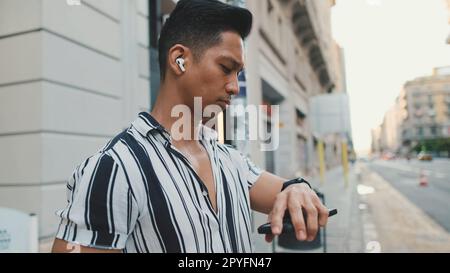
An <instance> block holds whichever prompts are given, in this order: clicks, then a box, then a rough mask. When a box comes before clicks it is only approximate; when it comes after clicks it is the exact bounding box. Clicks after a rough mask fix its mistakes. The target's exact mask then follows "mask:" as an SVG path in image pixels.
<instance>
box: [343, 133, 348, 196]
mask: <svg viewBox="0 0 450 273" xmlns="http://www.w3.org/2000/svg"><path fill="white" fill-rule="evenodd" d="M347 150H348V149H347V142H346V141H345V140H342V171H343V173H344V182H345V187H346V188H348V151H347Z"/></svg>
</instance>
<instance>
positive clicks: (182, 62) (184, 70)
mask: <svg viewBox="0 0 450 273" xmlns="http://www.w3.org/2000/svg"><path fill="white" fill-rule="evenodd" d="M175 62H176V63H177V65H178V66H179V67H180V69H181V71H183V72H186V68H184V59H183V58H177V59H176V60H175Z"/></svg>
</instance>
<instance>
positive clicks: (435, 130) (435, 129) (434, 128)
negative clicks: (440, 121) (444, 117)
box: [430, 126, 437, 136]
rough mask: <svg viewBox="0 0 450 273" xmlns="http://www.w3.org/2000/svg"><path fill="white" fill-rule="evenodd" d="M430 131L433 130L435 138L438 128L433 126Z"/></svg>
mask: <svg viewBox="0 0 450 273" xmlns="http://www.w3.org/2000/svg"><path fill="white" fill-rule="evenodd" d="M430 130H431V135H433V136H435V135H436V134H437V128H436V126H431V127H430Z"/></svg>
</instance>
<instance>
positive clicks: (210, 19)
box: [159, 0, 252, 80]
mask: <svg viewBox="0 0 450 273" xmlns="http://www.w3.org/2000/svg"><path fill="white" fill-rule="evenodd" d="M251 27H252V14H251V13H250V11H248V10H247V9H244V8H240V7H236V6H232V5H228V4H225V3H222V2H220V1H217V0H180V1H179V2H178V3H177V5H176V7H175V9H174V10H173V12H172V13H171V14H170V17H169V19H167V21H166V23H165V24H164V26H163V27H162V30H161V35H160V38H159V69H160V73H161V79H162V80H164V78H165V74H166V67H167V54H168V53H169V50H170V48H171V47H172V46H174V45H175V44H182V45H184V46H187V47H189V48H190V49H191V50H192V52H193V55H194V59H195V60H196V61H197V60H199V59H200V58H201V56H202V53H203V52H204V50H206V49H208V48H211V47H213V46H215V45H217V44H219V43H220V42H221V34H222V32H224V31H234V32H236V33H238V34H239V35H240V36H241V37H242V39H245V38H246V37H247V36H248V35H249V33H250V30H251Z"/></svg>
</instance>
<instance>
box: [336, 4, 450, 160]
mask: <svg viewBox="0 0 450 273" xmlns="http://www.w3.org/2000/svg"><path fill="white" fill-rule="evenodd" d="M332 32H333V37H334V38H335V40H336V41H337V43H338V44H339V45H340V46H341V47H343V49H344V54H345V63H346V65H345V69H346V77H347V78H346V81H347V92H348V94H349V97H350V113H351V123H352V131H353V132H352V133H353V141H354V145H355V149H356V151H357V152H359V153H360V154H361V153H366V152H368V151H369V149H370V144H371V129H372V128H375V127H376V126H377V125H380V124H381V123H382V121H383V117H384V113H385V112H386V111H387V110H388V109H389V108H390V107H391V106H392V105H393V104H394V102H395V98H396V97H397V96H398V94H399V93H400V90H401V88H402V86H403V85H404V83H405V82H407V81H409V80H412V79H414V78H416V77H421V76H427V75H431V74H432V70H433V68H434V67H442V66H449V65H450V45H449V44H446V43H445V41H446V38H447V36H448V35H449V33H450V25H449V23H448V10H447V6H446V3H445V1H444V0H337V1H336V5H335V6H334V7H333V9H332Z"/></svg>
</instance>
